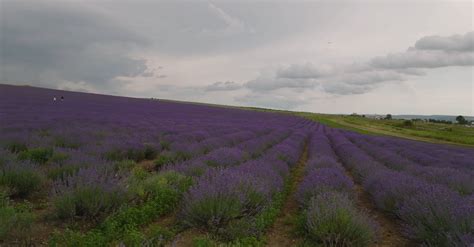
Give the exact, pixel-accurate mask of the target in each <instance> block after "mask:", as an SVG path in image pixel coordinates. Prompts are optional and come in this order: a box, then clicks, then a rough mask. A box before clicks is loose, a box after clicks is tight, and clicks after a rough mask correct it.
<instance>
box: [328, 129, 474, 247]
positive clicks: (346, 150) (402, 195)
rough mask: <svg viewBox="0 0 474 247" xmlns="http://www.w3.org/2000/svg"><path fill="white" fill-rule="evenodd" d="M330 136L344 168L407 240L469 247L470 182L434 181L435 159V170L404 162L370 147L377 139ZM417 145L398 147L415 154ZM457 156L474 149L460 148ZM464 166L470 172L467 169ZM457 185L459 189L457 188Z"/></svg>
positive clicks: (473, 204) (473, 228) (473, 237)
mask: <svg viewBox="0 0 474 247" xmlns="http://www.w3.org/2000/svg"><path fill="white" fill-rule="evenodd" d="M326 132H327V135H328V137H329V139H330V141H331V144H332V147H333V149H334V150H335V152H336V153H337V155H338V156H339V158H340V159H341V161H343V163H344V165H345V166H346V168H348V169H349V170H350V171H351V172H352V173H353V174H354V175H355V178H356V180H357V182H359V183H361V184H362V185H363V187H364V188H365V189H366V190H367V191H368V192H369V193H370V194H371V195H372V197H373V200H374V201H375V203H376V205H377V207H378V208H380V209H382V210H384V211H386V212H388V213H391V214H393V215H394V216H395V217H397V218H399V219H400V220H401V221H402V222H403V223H404V224H405V227H404V229H405V232H404V233H405V234H406V235H407V236H408V237H409V238H412V239H414V240H418V241H420V242H423V243H425V244H428V245H433V246H469V245H470V244H472V243H474V200H473V199H474V197H472V194H471V195H469V193H470V192H472V187H469V181H468V180H466V181H462V180H460V181H456V180H447V181H446V180H443V179H442V177H441V176H440V177H437V178H435V179H430V178H429V177H430V176H431V175H430V174H429V169H438V168H437V167H438V165H436V163H439V162H441V161H440V160H434V162H435V163H433V164H432V166H428V164H419V163H411V162H412V161H413V160H411V159H410V158H405V157H404V156H403V153H402V152H399V153H396V152H390V151H387V150H385V149H380V148H378V147H377V145H370V144H368V143H370V142H377V139H378V138H377V137H364V136H361V135H357V134H354V133H351V132H346V131H341V130H335V129H327V131H326ZM371 138H373V139H372V141H368V142H364V141H362V140H361V139H365V140H370V139H371ZM351 140H353V141H354V142H355V143H357V144H358V145H359V146H360V147H362V149H361V148H359V147H358V146H357V145H355V144H354V143H352V142H351ZM394 142H395V143H396V144H393V145H392V146H396V145H400V144H407V143H409V144H411V143H410V142H402V141H399V140H397V139H394ZM418 146H420V144H418V143H416V145H413V146H408V147H405V148H402V147H401V146H399V149H400V150H401V149H404V150H408V149H411V150H412V151H410V153H412V154H413V153H414V152H417V149H416V148H417V147H418ZM365 151H367V152H368V153H369V154H370V155H369V154H368V153H366V152H365ZM379 152H380V153H379ZM425 152H428V151H426V149H421V150H420V153H421V154H422V155H424V154H426V153H425ZM457 152H459V153H469V152H471V151H470V150H464V149H460V150H458V151H457ZM455 153H456V152H455ZM433 157H436V155H433ZM442 158H443V157H441V156H439V157H437V159H442ZM449 160H455V159H453V158H452V157H447V158H445V159H444V161H445V162H446V163H444V164H446V165H448V164H450V161H449ZM380 161H381V162H380ZM423 165H426V166H423ZM427 167H428V168H429V169H428V168H427ZM462 167H464V168H467V167H468V165H463V166H462ZM439 169H447V168H439ZM453 169H454V168H453ZM426 173H428V174H426ZM458 175H462V174H458ZM460 178H463V176H460ZM471 181H472V180H471ZM458 182H459V183H461V185H462V186H461V187H458V186H459V183H458ZM463 183H466V184H467V185H465V184H463ZM459 188H461V189H459ZM466 188H467V189H466ZM459 192H462V193H463V194H464V195H465V196H462V195H461V194H460V193H459ZM466 194H467V195H466Z"/></svg>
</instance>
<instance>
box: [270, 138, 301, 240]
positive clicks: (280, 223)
mask: <svg viewBox="0 0 474 247" xmlns="http://www.w3.org/2000/svg"><path fill="white" fill-rule="evenodd" d="M307 161H308V143H306V144H305V147H304V150H303V154H302V155H301V157H300V159H299V160H298V163H297V164H296V166H295V167H294V168H293V169H292V171H291V177H290V189H289V194H288V196H287V198H286V201H285V203H284V204H283V208H282V209H281V213H280V215H279V216H278V218H277V219H276V220H275V223H274V224H273V226H272V227H271V228H270V229H269V230H268V232H267V234H266V237H265V239H266V240H267V246H272V247H273V246H277V247H278V246H281V247H283V246H296V245H297V244H298V243H299V242H300V241H301V238H298V237H297V236H295V234H293V231H294V229H295V226H294V222H293V220H294V216H296V215H297V213H298V203H297V202H296V199H295V197H294V196H295V191H296V190H297V189H298V185H299V183H300V182H301V180H303V177H304V168H305V165H306V162H307Z"/></svg>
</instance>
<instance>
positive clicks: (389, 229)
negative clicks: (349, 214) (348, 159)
mask: <svg viewBox="0 0 474 247" xmlns="http://www.w3.org/2000/svg"><path fill="white" fill-rule="evenodd" d="M345 172H346V175H347V176H349V177H350V178H352V180H353V181H354V192H355V193H356V205H357V207H358V208H359V209H361V210H363V211H365V212H366V213H367V214H369V215H370V216H371V217H372V218H373V219H374V220H375V221H376V222H377V224H378V226H379V239H378V241H377V242H376V243H375V244H374V245H373V246H374V247H382V246H384V247H385V246H397V247H402V246H417V245H416V244H415V243H413V242H412V241H410V240H408V239H406V238H405V237H403V236H402V234H401V228H400V226H399V225H398V224H397V223H396V221H395V219H393V218H391V217H389V216H388V215H386V214H384V213H383V212H381V211H380V210H378V209H377V208H376V207H375V204H374V203H373V202H372V200H371V198H370V195H369V193H368V192H367V191H365V190H364V188H363V187H362V186H361V185H360V184H358V183H356V182H355V180H354V178H353V176H352V174H351V173H350V172H349V171H347V170H346V171H345Z"/></svg>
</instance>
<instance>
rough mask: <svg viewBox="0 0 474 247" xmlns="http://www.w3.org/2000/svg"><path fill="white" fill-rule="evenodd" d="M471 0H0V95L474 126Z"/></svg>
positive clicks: (473, 58) (473, 53)
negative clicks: (412, 118)
mask: <svg viewBox="0 0 474 247" xmlns="http://www.w3.org/2000/svg"><path fill="white" fill-rule="evenodd" d="M473 11H474V4H473V2H472V1H358V0H354V1H304V2H303V1H179V0H178V1H143V0H138V1H131V0H130V1H126V0H121V1H105V0H96V1H92V0H87V1H74V0H69V1H66V0H64V1H41V0H35V1H33V0H29V1H21V0H19V1H18V0H17V1H11V0H0V42H1V43H0V83H9V84H30V85H37V86H45V87H51V88H60V89H71V90H81V91H90V92H100V93H109V94H118V95H128V96H139V97H162V98H169V99H178V100H189V101H199V102H209V103H220V104H231V105H247V106H261V107H272V108H280V109H292V110H305V111H315V112H329V113H351V112H359V113H388V112H390V113H393V114H397V113H405V114H464V115H474V102H473V100H474V99H473V98H474V96H473V95H474V85H473V84H474V82H473V68H474V47H473V44H474V32H473V30H474V28H473V22H472V20H473Z"/></svg>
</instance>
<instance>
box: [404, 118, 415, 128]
mask: <svg viewBox="0 0 474 247" xmlns="http://www.w3.org/2000/svg"><path fill="white" fill-rule="evenodd" d="M403 126H405V127H412V126H413V121H411V120H405V121H403Z"/></svg>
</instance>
